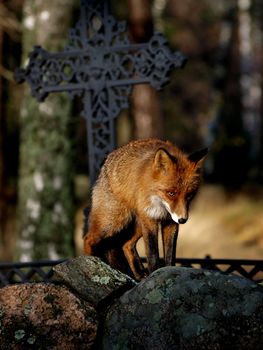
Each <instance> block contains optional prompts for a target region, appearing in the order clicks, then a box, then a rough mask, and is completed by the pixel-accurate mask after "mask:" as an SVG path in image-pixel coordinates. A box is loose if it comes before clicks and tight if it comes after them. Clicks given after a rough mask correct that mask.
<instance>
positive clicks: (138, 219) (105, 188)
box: [84, 139, 207, 279]
mask: <svg viewBox="0 0 263 350" xmlns="http://www.w3.org/2000/svg"><path fill="white" fill-rule="evenodd" d="M206 153H207V150H202V151H199V152H196V153H195V154H192V155H190V156H187V155H186V154H184V153H183V152H182V151H180V150H179V149H178V148H177V147H175V146H174V145H173V144H172V143H170V142H169V141H166V142H164V141H161V140H158V139H147V140H139V141H132V142H130V143H128V144H127V145H125V146H123V147H120V148H119V149H117V150H115V151H113V152H112V153H111V154H110V155H109V156H108V157H107V159H106V161H105V163H104V165H103V167H102V169H101V172H100V175H99V178H98V180H97V183H96V185H95V186H94V188H93V193H92V206H91V213H90V217H89V226H88V232H87V233H86V235H85V237H84V252H85V254H87V255H100V254H101V252H100V247H101V246H102V244H103V241H104V242H110V239H111V238H116V237H117V236H118V235H119V237H118V238H117V241H119V242H121V244H120V245H121V248H122V249H123V252H124V254H125V257H126V259H127V261H128V264H129V266H130V268H131V270H132V272H133V274H134V276H135V278H136V279H140V278H141V277H142V276H143V267H142V264H141V262H140V259H139V257H138V254H137V251H136V243H137V241H138V239H139V238H140V237H141V236H143V238H144V242H145V249H146V257H147V262H148V269H149V271H150V272H151V271H153V270H155V269H156V268H158V266H159V256H158V238H157V237H158V229H159V226H161V228H162V233H163V242H164V254H165V264H166V265H170V264H172V263H173V256H174V244H175V243H174V241H175V237H176V233H177V231H178V224H179V223H184V222H186V220H187V219H188V209H189V204H190V202H191V200H192V198H193V197H194V195H195V193H196V191H197V189H198V186H199V183H200V168H201V165H202V163H203V160H204V157H205V155H206ZM131 223H132V230H128V229H127V228H128V227H129V225H131ZM128 231H129V232H128ZM115 241H116V240H115ZM105 245H107V243H106V244H105ZM113 245H114V244H113ZM106 250H107V246H106Z"/></svg>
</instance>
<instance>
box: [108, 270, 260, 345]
mask: <svg viewBox="0 0 263 350" xmlns="http://www.w3.org/2000/svg"><path fill="white" fill-rule="evenodd" d="M262 344H263V288H262V287H260V286H258V285H257V284H255V283H254V282H252V281H249V280H247V279H245V278H241V277H237V276H229V275H225V274H222V273H219V272H212V271H207V270H200V269H192V268H182V267H178V268H177V267H165V268H162V269H159V270H157V271H155V272H154V273H153V274H152V275H150V276H149V277H148V278H146V279H145V280H143V281H142V282H141V283H139V284H138V285H137V286H136V287H134V288H133V289H132V290H130V291H128V292H126V293H124V294H123V295H122V296H121V297H120V298H119V300H116V301H115V303H114V304H113V305H111V307H110V309H109V310H108V312H107V314H106V319H105V323H104V334H103V337H102V349H105V350H106V349H107V350H108V349H114V350H118V349H120V350H125V349H136V350H137V349H151V350H154V349H156V350H162V349H165V350H167V349H169V350H171V349H173V350H176V349H180V350H194V349H195V350H202V349H205V350H210V349H211V350H212V349H213V350H217V349H220V350H221V349H231V350H234V349H238V350H242V349H244V350H259V349H262Z"/></svg>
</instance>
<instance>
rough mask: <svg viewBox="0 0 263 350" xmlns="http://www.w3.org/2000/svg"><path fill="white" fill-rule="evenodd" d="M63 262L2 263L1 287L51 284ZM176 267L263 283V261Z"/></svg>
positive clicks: (181, 261) (180, 261) (181, 262)
mask: <svg viewBox="0 0 263 350" xmlns="http://www.w3.org/2000/svg"><path fill="white" fill-rule="evenodd" d="M63 261H65V259H62V260H53V261H50V260H45V261H44V260H42V261H35V262H24V263H23V262H17V263H0V287H5V286H7V285H10V284H17V283H32V282H49V281H50V279H51V277H52V275H53V271H52V267H53V266H55V265H57V264H59V263H61V262H63ZM176 266H184V267H195V268H204V269H209V270H216V271H221V272H223V273H226V274H235V275H239V276H243V277H245V278H248V279H250V280H254V281H256V282H261V281H263V260H235V259H211V258H210V257H208V256H207V257H206V258H205V259H198V258H196V259H193V258H191V259H189V258H188V259H186V258H177V259H176Z"/></svg>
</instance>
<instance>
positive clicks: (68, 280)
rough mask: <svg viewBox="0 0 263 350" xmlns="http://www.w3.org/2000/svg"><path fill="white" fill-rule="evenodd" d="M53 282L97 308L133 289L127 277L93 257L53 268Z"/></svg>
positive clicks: (78, 259) (66, 262)
mask: <svg viewBox="0 0 263 350" xmlns="http://www.w3.org/2000/svg"><path fill="white" fill-rule="evenodd" d="M53 271H54V276H53V281H55V282H60V283H63V284H65V285H67V286H68V287H70V288H71V289H73V290H74V291H75V292H77V293H78V295H80V297H81V298H83V299H84V300H87V301H89V302H91V303H92V304H93V305H95V306H97V305H98V304H99V303H101V302H103V301H105V300H110V299H111V298H113V297H114V296H116V295H121V294H122V293H124V292H125V291H127V290H128V289H130V288H132V287H134V286H135V285H136V282H135V281H134V280H133V279H131V278H130V277H129V276H127V275H125V274H123V273H121V272H119V271H117V270H114V269H112V268H111V267H110V266H109V265H107V264H105V263H104V262H102V261H101V260H100V259H99V258H97V257H94V256H85V255H83V256H79V257H77V258H74V259H70V260H67V261H65V262H63V263H61V264H59V265H56V266H55V267H54V268H53Z"/></svg>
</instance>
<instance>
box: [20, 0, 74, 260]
mask: <svg viewBox="0 0 263 350" xmlns="http://www.w3.org/2000/svg"><path fill="white" fill-rule="evenodd" d="M73 3H74V1H73V0H67V1H66V0H56V1H53V0H39V1H35V0H25V4H24V19H23V25H24V27H23V55H24V61H25V60H26V58H27V57H28V53H29V52H30V51H32V48H33V46H34V45H41V46H42V47H43V48H44V49H46V50H47V51H52V52H56V51H60V50H61V49H62V48H63V46H64V44H65V39H66V38H67V33H68V30H69V25H70V19H71V14H72V10H73ZM70 110H71V105H70V102H69V98H68V96H67V95H64V94H54V95H50V96H48V97H47V98H46V100H45V102H43V103H38V102H37V101H36V100H35V99H34V98H32V97H31V95H30V91H29V87H28V86H26V87H25V97H24V103H23V106H22V110H21V138H20V174H19V223H18V225H19V227H20V229H19V239H18V243H17V254H18V258H19V259H20V260H22V261H26V260H32V259H41V258H49V259H56V258H60V257H68V256H71V255H72V254H73V244H72V242H73V192H72V178H73V169H72V168H73V162H72V159H73V158H72V144H71V139H70V127H72V125H71V118H70V117H71V114H70Z"/></svg>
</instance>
